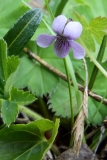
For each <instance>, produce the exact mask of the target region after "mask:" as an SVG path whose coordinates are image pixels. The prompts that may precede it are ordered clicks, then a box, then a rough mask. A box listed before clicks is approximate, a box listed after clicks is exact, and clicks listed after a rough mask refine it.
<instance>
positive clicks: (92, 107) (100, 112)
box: [88, 97, 107, 126]
mask: <svg viewBox="0 0 107 160" xmlns="http://www.w3.org/2000/svg"><path fill="white" fill-rule="evenodd" d="M106 113H107V106H105V105H103V104H100V103H99V102H97V101H95V100H94V99H92V98H90V97H89V98H88V120H89V122H90V123H91V124H93V125H94V126H97V125H101V124H102V123H103V121H104V119H105V118H106V116H107V114H106Z"/></svg>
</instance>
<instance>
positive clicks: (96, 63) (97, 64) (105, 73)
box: [78, 38, 107, 78]
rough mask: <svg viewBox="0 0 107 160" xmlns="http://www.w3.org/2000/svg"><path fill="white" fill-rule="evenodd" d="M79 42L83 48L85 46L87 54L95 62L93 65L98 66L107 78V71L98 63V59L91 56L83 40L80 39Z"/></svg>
mask: <svg viewBox="0 0 107 160" xmlns="http://www.w3.org/2000/svg"><path fill="white" fill-rule="evenodd" d="M78 41H79V42H80V43H81V44H82V46H83V47H84V49H85V50H86V53H87V55H88V57H89V58H90V59H91V60H92V61H93V63H94V64H95V65H96V66H97V68H98V69H99V70H100V71H101V73H102V74H103V75H104V76H105V77H106V78H107V72H106V71H105V69H104V68H103V67H102V66H101V65H100V64H99V63H98V62H97V61H96V59H95V58H94V57H93V56H92V55H91V54H90V52H89V50H88V49H87V47H86V46H85V44H84V42H83V41H82V39H81V38H79V39H78Z"/></svg>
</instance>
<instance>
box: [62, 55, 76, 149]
mask: <svg viewBox="0 0 107 160" xmlns="http://www.w3.org/2000/svg"><path fill="white" fill-rule="evenodd" d="M63 60H64V65H65V70H66V75H67V80H68V89H69V96H70V110H71V130H72V128H73V125H74V109H73V105H72V88H71V82H70V75H69V71H68V66H67V61H66V58H64V59H63ZM72 143H73V134H72V132H71V139H70V144H69V147H71V146H72Z"/></svg>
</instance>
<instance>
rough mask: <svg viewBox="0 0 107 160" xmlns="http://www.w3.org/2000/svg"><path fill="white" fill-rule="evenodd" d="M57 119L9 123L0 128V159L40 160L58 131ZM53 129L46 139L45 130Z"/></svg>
mask: <svg viewBox="0 0 107 160" xmlns="http://www.w3.org/2000/svg"><path fill="white" fill-rule="evenodd" d="M58 126H59V120H56V122H55V124H54V123H53V122H52V121H49V120H47V119H41V120H37V121H34V122H31V123H29V124H27V125H23V124H20V125H11V126H10V127H9V128H8V127H5V128H4V129H2V130H0V159H2V160H12V159H17V160H24V159H27V160H34V159H36V160H42V158H43V157H44V155H45V154H46V152H47V151H48V150H49V149H50V148H51V145H52V143H53V141H54V139H55V137H56V134H57V132H58ZM50 129H53V132H52V136H51V138H50V139H49V140H47V139H46V138H45V136H44V133H45V131H47V130H50Z"/></svg>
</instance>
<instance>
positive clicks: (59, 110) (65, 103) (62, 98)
mask: <svg viewBox="0 0 107 160" xmlns="http://www.w3.org/2000/svg"><path fill="white" fill-rule="evenodd" d="M48 103H49V104H50V105H49V109H52V111H53V112H55V115H56V116H61V117H63V118H66V117H67V118H70V117H71V109H70V97H69V90H68V85H67V83H66V82H63V81H61V83H60V84H59V86H58V87H57V90H56V92H55V93H53V94H52V95H51V97H50V99H49V101H48ZM72 104H73V107H74V115H76V114H77V113H78V108H79V107H78V106H77V101H76V97H75V92H74V88H73V87H72Z"/></svg>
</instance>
